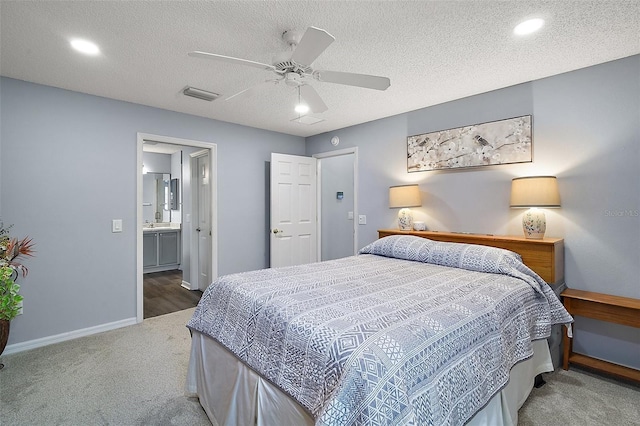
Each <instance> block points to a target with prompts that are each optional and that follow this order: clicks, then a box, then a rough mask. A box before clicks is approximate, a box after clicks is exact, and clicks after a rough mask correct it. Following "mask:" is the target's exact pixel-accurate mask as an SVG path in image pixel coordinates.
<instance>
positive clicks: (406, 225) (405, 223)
mask: <svg viewBox="0 0 640 426" xmlns="http://www.w3.org/2000/svg"><path fill="white" fill-rule="evenodd" d="M398 228H400V230H402V231H411V230H412V229H413V216H412V215H411V210H409V209H408V208H404V209H400V211H399V212H398Z"/></svg>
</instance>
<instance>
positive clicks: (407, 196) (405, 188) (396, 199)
mask: <svg viewBox="0 0 640 426" xmlns="http://www.w3.org/2000/svg"><path fill="white" fill-rule="evenodd" d="M421 205H422V201H421V200H420V188H419V187H418V185H400V186H392V187H390V188H389V208H391V209H394V208H404V207H418V206H421Z"/></svg>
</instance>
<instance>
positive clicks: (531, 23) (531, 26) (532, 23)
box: [513, 18, 544, 35]
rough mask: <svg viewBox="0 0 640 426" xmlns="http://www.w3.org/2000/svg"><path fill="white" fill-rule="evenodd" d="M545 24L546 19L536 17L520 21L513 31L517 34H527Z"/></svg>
mask: <svg viewBox="0 0 640 426" xmlns="http://www.w3.org/2000/svg"><path fill="white" fill-rule="evenodd" d="M543 25H544V19H540V18H534V19H528V20H526V21H524V22H521V23H519V24H518V25H516V27H515V28H514V29H513V33H514V34H516V35H527V34H531V33H534V32H536V31H538V30H539V29H540V28H542V26H543Z"/></svg>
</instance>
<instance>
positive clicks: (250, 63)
mask: <svg viewBox="0 0 640 426" xmlns="http://www.w3.org/2000/svg"><path fill="white" fill-rule="evenodd" d="M189 56H191V57H193V58H205V59H215V60H216V61H222V62H228V63H230V64H236V65H247V66H250V67H254V68H260V69H263V70H269V71H275V67H274V66H273V65H269V64H263V63H261V62H255V61H249V60H248V59H240V58H233V57H231V56H224V55H217V54H215V53H207V52H200V51H197V50H196V51H194V52H189Z"/></svg>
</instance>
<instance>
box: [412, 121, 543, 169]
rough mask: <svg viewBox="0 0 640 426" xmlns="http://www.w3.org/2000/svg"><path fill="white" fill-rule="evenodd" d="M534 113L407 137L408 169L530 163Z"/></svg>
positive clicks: (531, 158) (531, 159)
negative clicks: (532, 114)
mask: <svg viewBox="0 0 640 426" xmlns="http://www.w3.org/2000/svg"><path fill="white" fill-rule="evenodd" d="M532 129H533V123H532V116H531V115H522V116H519V117H513V118H506V119H503V120H497V121H490V122H486V123H479V124H472V125H469V126H463V127H457V128H453V129H447V130H439V131H435V132H429V133H423V134H419V135H413V136H409V137H407V172H409V173H411V172H424V171H431V170H447V169H458V168H471V167H482V166H491V165H498V164H514V163H530V162H532V161H533V138H532V133H533V132H532Z"/></svg>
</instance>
